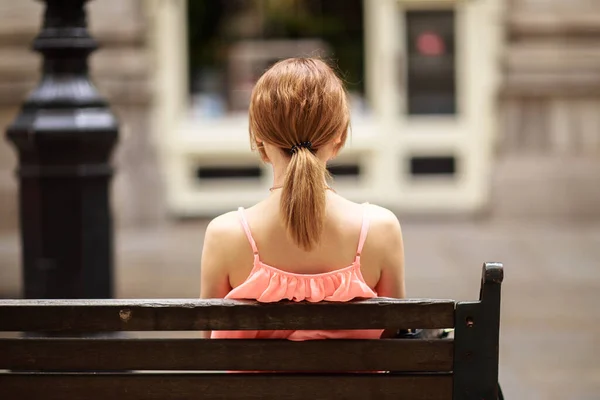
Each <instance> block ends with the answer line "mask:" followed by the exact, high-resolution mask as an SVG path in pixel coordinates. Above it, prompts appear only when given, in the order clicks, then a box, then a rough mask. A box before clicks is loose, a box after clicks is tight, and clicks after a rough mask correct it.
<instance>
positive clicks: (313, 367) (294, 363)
mask: <svg viewBox="0 0 600 400" xmlns="http://www.w3.org/2000/svg"><path fill="white" fill-rule="evenodd" d="M453 351H454V349H453V341H452V340H416V339H384V340H327V341H326V340H316V341H306V342H291V341H287V340H227V339H222V340H215V339H213V340H203V339H31V338H22V339H0V369H12V370H29V371H32V370H35V371H102V370H104V371H119V370H121V371H122V370H205V371H223V370H233V371H254V370H256V369H258V368H261V369H263V370H266V371H298V372H300V371H338V372H340V371H432V372H439V371H450V370H451V369H452V361H453Z"/></svg>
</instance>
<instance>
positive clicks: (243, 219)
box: [238, 207, 258, 256]
mask: <svg viewBox="0 0 600 400" xmlns="http://www.w3.org/2000/svg"><path fill="white" fill-rule="evenodd" d="M238 216H239V218H240V222H241V223H242V227H243V228H244V232H246V237H247V238H248V242H250V246H252V252H253V253H254V255H255V256H258V248H257V247H256V242H255V241H254V238H253V237H252V232H250V225H248V220H247V219H246V214H245V213H244V207H240V208H238Z"/></svg>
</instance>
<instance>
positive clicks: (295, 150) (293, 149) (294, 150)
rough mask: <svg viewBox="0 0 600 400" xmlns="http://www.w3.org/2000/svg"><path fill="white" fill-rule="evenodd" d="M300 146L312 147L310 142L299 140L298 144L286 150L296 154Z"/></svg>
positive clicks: (309, 148)
mask: <svg viewBox="0 0 600 400" xmlns="http://www.w3.org/2000/svg"><path fill="white" fill-rule="evenodd" d="M301 148H305V149H308V150H311V149H312V143H311V142H308V141H306V142H300V143H298V144H295V145H293V146H292V147H291V148H290V149H289V150H288V151H289V152H290V154H296V153H297V152H298V150H300V149H301Z"/></svg>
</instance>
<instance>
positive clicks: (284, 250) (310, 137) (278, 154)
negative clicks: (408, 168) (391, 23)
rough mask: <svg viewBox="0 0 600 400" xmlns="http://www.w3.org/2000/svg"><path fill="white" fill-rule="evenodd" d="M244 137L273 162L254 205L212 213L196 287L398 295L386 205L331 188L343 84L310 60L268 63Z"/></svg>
mask: <svg viewBox="0 0 600 400" xmlns="http://www.w3.org/2000/svg"><path fill="white" fill-rule="evenodd" d="M249 117H250V139H251V143H252V146H253V147H254V148H256V149H258V151H259V152H260V155H261V158H262V159H263V161H265V162H267V163H269V164H271V165H272V167H273V187H272V188H271V193H270V195H269V196H267V197H266V199H265V200H263V201H261V202H260V203H258V204H257V205H255V206H253V207H251V208H249V209H247V210H243V209H240V210H238V211H237V212H230V213H227V214H224V215H221V216H219V217H217V218H215V219H214V220H213V221H212V222H211V223H210V224H209V226H208V228H207V230H206V235H205V244H204V249H203V254H202V269H201V270H202V274H201V296H202V297H204V298H222V297H226V298H234V299H255V300H258V301H263V302H274V301H280V300H292V301H349V300H352V299H356V298H370V297H375V296H377V295H378V294H379V295H381V296H386V297H403V296H404V269H403V257H404V254H403V247H402V235H401V232H400V225H399V223H398V220H397V218H396V217H395V216H394V215H393V214H392V213H391V212H389V211H388V210H385V209H382V208H380V207H377V206H371V205H361V204H356V203H353V202H351V201H348V200H346V199H344V198H343V197H341V196H339V195H338V194H336V193H335V192H334V191H333V190H330V188H329V186H328V185H327V183H326V182H327V179H328V177H329V175H328V173H327V169H326V165H327V162H328V161H329V160H331V159H333V158H335V156H336V155H337V153H338V152H339V150H340V149H341V148H342V147H343V145H344V142H345V140H346V137H347V133H348V126H349V108H348V102H347V96H346V92H345V90H344V88H343V83H342V82H341V80H340V79H339V78H338V77H337V76H336V75H335V73H334V72H333V71H332V70H331V68H330V67H329V66H327V65H326V64H325V63H324V62H322V61H320V60H316V59H302V58H300V59H289V60H283V61H281V62H279V63H276V64H275V65H274V66H273V67H271V68H270V69H269V70H268V71H267V72H266V73H265V74H264V75H263V76H262V77H261V78H260V79H259V81H258V82H257V84H256V86H255V88H254V90H253V92H252V96H251V103H250V109H249ZM379 333H380V332H373V331H371V332H362V333H361V332H356V331H354V332H351V333H348V332H306V331H304V332H277V333H276V332H247V331H246V332H238V333H234V332H222V333H219V334H218V335H217V336H218V337H285V338H289V339H297V340H304V339H311V338H328V337H331V338H333V337H336V338H337V337H365V335H367V336H366V337H373V336H378V335H379Z"/></svg>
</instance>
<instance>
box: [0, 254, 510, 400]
mask: <svg viewBox="0 0 600 400" xmlns="http://www.w3.org/2000/svg"><path fill="white" fill-rule="evenodd" d="M501 281H502V266H501V265H499V264H486V265H484V270H483V280H482V286H481V294H480V300H479V301H476V302H458V303H456V302H454V301H451V300H395V299H386V298H379V299H371V300H364V301H356V302H350V303H290V302H281V303H273V304H259V303H257V302H253V301H247V302H243V301H228V300H4V301H0V332H13V333H10V334H4V337H3V338H0V370H2V369H4V370H10V371H6V372H4V373H0V398H1V399H16V398H22V399H44V400H51V399H61V400H64V399H80V398H86V399H90V400H91V399H103V400H104V399H114V400H125V399H144V400H152V399H199V398H201V399H221V398H223V399H269V398H277V399H306V398H322V399H326V398H331V399H365V398H376V399H388V398H389V399H392V398H393V399H404V398H406V399H414V400H418V399H423V400H425V399H440V400H441V399H448V400H450V399H490V400H492V399H494V400H495V399H496V397H495V396H496V387H497V378H498V331H499V315H500V314H499V312H500V284H501ZM452 327H454V328H455V329H456V331H455V338H454V339H382V340H327V341H306V342H291V341H285V340H243V339H236V340H214V339H213V340H203V339H197V338H194V337H193V336H192V335H190V334H189V332H192V333H193V332H196V331H204V330H256V329H259V330H260V329H265V330H279V329H285V330H296V329H327V330H337V329H398V328H431V329H433V328H452ZM155 331H171V332H169V333H164V332H163V334H161V335H160V336H157V333H156V332H155ZM181 331H188V334H187V336H186V335H184V334H182V332H181ZM14 332H26V333H25V334H22V333H21V334H15V333H14ZM115 332H118V334H115ZM134 332H135V333H134ZM140 332H146V334H141V333H140ZM259 370H260V371H281V372H285V373H276V374H274V373H249V374H240V373H222V372H223V371H259ZM134 371H135V372H140V371H141V372H145V373H132V372H134ZM311 371H312V372H314V371H318V373H313V374H307V373H302V372H311ZM372 371H393V372H392V373H372ZM342 372H352V373H342ZM361 372H362V373H361Z"/></svg>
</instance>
